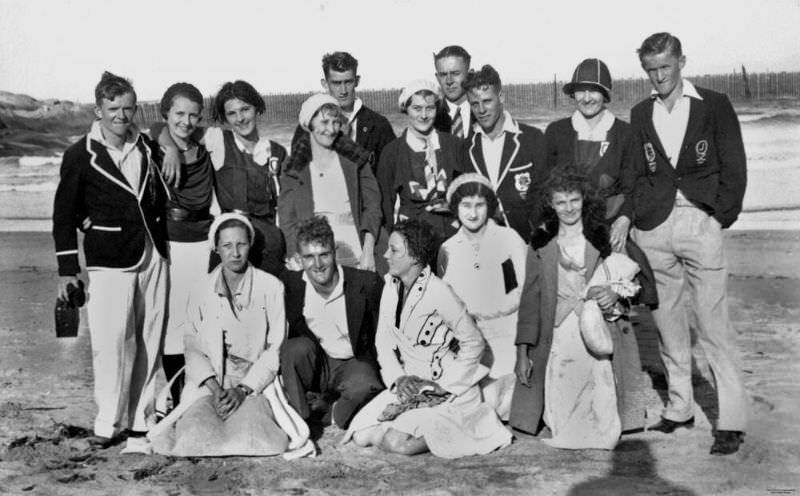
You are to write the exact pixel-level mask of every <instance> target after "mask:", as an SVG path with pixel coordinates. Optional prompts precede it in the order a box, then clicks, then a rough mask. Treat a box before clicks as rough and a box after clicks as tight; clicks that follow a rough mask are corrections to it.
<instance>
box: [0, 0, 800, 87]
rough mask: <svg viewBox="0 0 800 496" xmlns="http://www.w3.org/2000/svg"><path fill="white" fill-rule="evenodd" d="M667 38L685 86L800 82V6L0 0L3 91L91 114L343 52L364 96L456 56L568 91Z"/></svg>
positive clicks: (630, 70)
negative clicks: (116, 82) (579, 68)
mask: <svg viewBox="0 0 800 496" xmlns="http://www.w3.org/2000/svg"><path fill="white" fill-rule="evenodd" d="M658 31H669V32H671V33H672V34H674V35H676V36H678V37H679V38H680V39H681V41H682V43H683V49H684V53H685V54H686V57H687V64H686V68H685V70H684V74H685V75H689V76H690V75H692V74H712V73H724V72H731V71H733V70H734V69H736V70H740V67H741V66H742V65H745V66H746V68H747V70H748V72H760V71H798V70H800V0H765V1H763V2H756V1H753V0H673V1H671V2H666V1H658V2H655V1H644V0H619V1H614V0H606V1H602V2H601V1H598V0H592V1H588V0H573V1H564V0H548V1H534V0H527V1H526V0H516V1H512V0H489V1H487V0H447V1H444V0H281V1H274V0H133V1H132V0H127V1H123V0H0V90H5V91H11V92H14V93H24V94H27V95H30V96H33V97H36V98H40V99H47V98H59V99H67V100H76V101H81V102H91V101H92V99H93V90H94V86H95V84H96V83H97V81H98V80H99V78H100V75H101V73H102V72H103V71H104V70H110V71H111V72H114V73H116V74H119V75H123V76H126V77H128V78H130V79H131V80H132V81H133V83H134V86H135V88H136V90H137V93H138V95H139V99H140V100H157V99H160V98H161V95H162V93H163V91H164V90H165V89H166V88H167V87H168V86H169V85H170V84H172V83H175V82H178V81H187V82H191V83H193V84H195V85H196V86H197V87H198V88H199V89H200V90H201V91H202V92H203V93H204V94H205V95H212V94H214V93H216V91H217V89H218V88H219V87H220V86H221V85H222V83H224V82H225V81H229V80H234V79H244V80H247V81H249V82H251V83H252V84H253V85H254V86H255V87H256V88H257V89H259V91H261V92H262V93H286V92H305V91H313V90H321V87H320V83H319V80H320V78H321V77H322V72H321V58H322V56H323V55H324V54H325V53H328V52H332V51H336V50H344V51H348V52H350V53H352V54H353V55H354V56H355V57H356V58H357V59H358V60H359V74H360V75H361V88H399V87H402V86H404V85H405V84H406V83H408V82H410V81H412V80H414V79H418V78H420V77H423V78H428V79H433V71H434V69H433V58H432V55H433V52H435V51H438V50H439V49H441V48H442V47H444V46H446V45H451V44H460V45H462V46H464V47H465V48H466V49H467V50H468V51H469V52H470V54H471V55H472V58H473V62H472V66H473V67H479V66H480V65H483V64H486V63H490V64H492V65H493V66H494V67H495V69H497V70H498V72H499V73H500V75H501V77H502V79H503V81H504V82H508V83H520V82H532V81H549V80H552V79H553V77H554V76H555V77H557V78H558V79H559V80H563V79H568V78H569V77H570V76H571V75H572V71H573V70H574V68H575V66H576V65H577V64H578V63H579V62H580V61H581V60H583V59H584V58H588V57H598V58H600V59H602V60H603V61H605V62H606V63H607V64H608V66H609V68H610V70H611V74H612V76H613V77H615V78H627V77H642V76H644V74H643V73H642V71H641V68H640V67H639V63H638V59H637V57H636V53H635V50H636V48H637V47H638V46H639V44H641V41H642V40H643V39H644V38H646V37H647V36H648V35H650V34H652V33H655V32H658Z"/></svg>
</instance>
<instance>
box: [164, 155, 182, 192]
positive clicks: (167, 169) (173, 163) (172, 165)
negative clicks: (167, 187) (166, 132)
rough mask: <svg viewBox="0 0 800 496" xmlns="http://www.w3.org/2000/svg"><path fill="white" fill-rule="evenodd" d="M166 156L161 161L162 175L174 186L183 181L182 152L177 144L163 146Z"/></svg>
mask: <svg viewBox="0 0 800 496" xmlns="http://www.w3.org/2000/svg"><path fill="white" fill-rule="evenodd" d="M161 149H162V150H164V158H163V159H162V161H161V176H162V177H163V178H164V180H165V181H166V182H167V184H171V185H172V186H173V187H176V188H177V187H178V184H180V182H181V152H180V151H179V150H178V148H177V147H175V146H162V147H161Z"/></svg>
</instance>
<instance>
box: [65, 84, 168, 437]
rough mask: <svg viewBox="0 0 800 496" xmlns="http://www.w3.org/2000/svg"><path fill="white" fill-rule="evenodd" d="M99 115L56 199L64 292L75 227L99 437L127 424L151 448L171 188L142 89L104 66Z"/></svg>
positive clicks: (72, 279)
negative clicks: (142, 122) (144, 126)
mask: <svg viewBox="0 0 800 496" xmlns="http://www.w3.org/2000/svg"><path fill="white" fill-rule="evenodd" d="M95 102H96V108H95V114H96V115H97V120H96V121H95V122H94V123H93V124H92V127H91V129H90V130H89V133H88V134H87V135H86V136H84V137H83V138H81V139H80V140H79V141H78V142H77V143H75V144H74V145H72V146H70V147H69V148H68V149H67V151H66V152H65V153H64V158H63V160H62V163H61V179H60V181H59V183H58V188H57V189H56V194H55V200H54V205H53V238H54V240H55V247H56V258H57V260H58V274H59V276H60V280H59V284H58V294H59V298H61V299H62V300H66V299H67V298H68V296H67V288H68V286H69V285H70V284H73V285H77V284H78V278H77V274H78V272H80V266H79V262H78V235H77V230H78V229H83V230H85V231H86V236H85V237H84V240H83V249H84V254H85V256H86V265H87V269H88V273H89V293H90V294H89V299H88V307H87V314H88V318H89V334H90V337H91V342H92V369H93V372H94V399H95V402H96V403H97V417H96V418H95V421H94V434H95V435H94V436H93V437H92V438H90V439H89V441H90V443H91V444H92V445H94V446H99V447H103V448H105V447H108V446H110V445H111V444H112V442H113V441H112V440H113V439H114V438H115V437H116V436H117V435H118V434H121V433H122V432H123V431H126V430H128V429H130V437H129V438H128V445H127V446H126V448H125V449H124V450H123V453H126V452H130V453H148V452H149V451H150V449H149V443H148V442H147V439H146V438H145V437H144V435H145V434H146V431H147V430H148V429H149V427H151V426H152V425H153V423H154V420H155V419H154V417H153V414H154V393H155V380H154V379H155V375H156V371H157V370H158V368H159V367H160V365H161V364H160V354H159V347H160V344H161V334H162V328H163V321H164V312H165V304H166V291H167V278H168V269H167V261H166V258H167V241H166V225H165V220H164V216H163V209H164V203H165V200H166V198H167V197H168V195H169V193H168V192H167V187H166V184H165V183H164V181H163V179H162V177H161V175H160V173H159V171H158V169H157V167H156V166H155V163H154V162H153V156H154V155H155V154H156V153H157V148H156V147H155V145H154V144H153V143H152V142H151V141H149V140H148V139H147V138H146V137H145V136H144V135H142V134H140V133H139V131H138V130H137V129H136V127H135V126H134V124H133V116H134V115H135V114H136V109H137V107H136V92H135V91H134V89H133V86H132V85H131V83H130V82H129V81H128V80H127V79H124V78H122V77H119V76H115V75H113V74H111V73H108V72H106V73H104V74H103V76H102V78H101V80H100V82H99V83H98V84H97V87H96V88H95Z"/></svg>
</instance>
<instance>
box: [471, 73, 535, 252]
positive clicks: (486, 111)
mask: <svg viewBox="0 0 800 496" xmlns="http://www.w3.org/2000/svg"><path fill="white" fill-rule="evenodd" d="M463 87H464V88H465V89H466V91H467V98H468V100H469V103H470V106H471V107H472V112H473V113H474V114H475V117H476V119H477V122H476V123H475V125H474V126H473V130H474V131H475V132H474V133H473V135H472V137H471V138H470V139H469V141H468V142H467V146H468V150H469V153H468V154H469V159H470V165H468V166H467V167H466V168H467V169H470V168H471V169H473V170H472V171H474V172H477V173H479V174H483V175H484V176H486V177H488V178H489V180H490V181H491V182H492V184H493V185H494V190H495V193H496V194H497V200H498V203H499V205H498V207H499V208H498V216H499V217H500V219H498V220H500V221H501V222H502V223H504V224H505V225H507V226H509V227H511V228H513V229H514V230H515V231H517V232H518V233H519V235H520V236H522V239H524V240H525V242H526V243H527V242H528V241H530V239H531V233H532V232H533V231H534V230H535V229H536V227H537V223H538V219H539V216H540V215H541V208H540V199H539V192H538V189H539V188H540V187H541V185H542V183H543V182H544V180H545V179H546V177H547V165H546V164H547V147H546V145H545V140H544V133H542V132H541V131H539V130H538V129H536V128H534V127H531V126H528V125H525V124H522V123H520V122H517V121H516V120H514V119H512V118H511V114H509V113H508V112H507V111H506V110H505V109H504V106H503V105H504V103H505V97H504V95H503V86H502V83H501V82H500V75H499V74H498V73H497V71H496V70H495V69H494V68H493V67H492V66H490V65H488V64H487V65H484V66H483V67H482V68H481V69H480V71H470V72H469V74H468V75H467V78H466V80H465V81H464V83H463ZM472 171H471V172H472Z"/></svg>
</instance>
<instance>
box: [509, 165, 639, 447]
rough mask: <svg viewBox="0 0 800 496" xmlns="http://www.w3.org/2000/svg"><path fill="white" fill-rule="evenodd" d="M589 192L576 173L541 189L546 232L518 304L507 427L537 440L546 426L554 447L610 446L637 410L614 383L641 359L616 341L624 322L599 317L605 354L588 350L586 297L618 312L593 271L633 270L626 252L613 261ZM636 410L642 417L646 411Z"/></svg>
mask: <svg viewBox="0 0 800 496" xmlns="http://www.w3.org/2000/svg"><path fill="white" fill-rule="evenodd" d="M591 191H592V190H591V189H590V187H589V185H588V183H587V182H586V176H584V175H582V174H580V173H579V172H577V170H575V169H572V168H557V169H555V170H554V171H553V172H552V173H551V175H550V178H549V179H548V182H547V183H546V184H545V187H544V191H543V194H544V198H546V199H547V200H548V204H547V206H546V208H545V214H544V218H545V227H543V228H541V229H539V230H538V231H537V232H536V233H534V237H533V238H532V240H531V248H530V249H529V250H528V259H527V262H526V274H525V285H524V287H523V290H522V297H521V301H520V307H519V308H520V311H519V317H518V323H517V338H516V344H517V360H516V375H517V384H516V387H515V389H514V395H513V399H512V403H511V416H510V420H509V421H510V423H511V425H512V426H513V427H514V428H516V429H519V430H522V431H526V432H530V433H534V434H535V433H537V432H538V431H539V428H540V423H541V421H544V423H545V424H546V425H547V426H548V427H549V428H550V431H551V433H552V438H551V439H545V440H544V442H545V443H546V444H549V445H551V446H554V447H557V448H568V449H583V448H598V449H613V448H614V446H616V444H617V441H618V440H619V436H620V434H621V431H622V430H623V426H622V422H621V420H620V416H621V415H623V416H629V415H628V413H627V412H626V411H625V410H626V409H627V408H638V407H636V406H635V405H634V404H633V403H631V402H630V401H629V400H627V401H626V398H625V397H624V395H626V394H631V393H633V391H624V390H623V388H622V387H621V386H623V385H624V382H622V381H618V380H615V373H616V374H618V375H619V374H623V373H624V372H626V369H631V368H634V369H635V368H636V367H641V365H640V363H639V362H638V355H636V357H635V360H630V357H628V356H626V354H625V353H623V352H622V351H623V348H621V347H620V346H619V344H618V341H619V332H620V331H619V329H618V328H617V326H618V325H621V324H618V323H617V322H614V323H608V324H602V322H603V321H602V319H603V317H600V319H599V320H600V322H601V325H605V326H607V327H604V329H605V330H604V333H605V334H607V340H608V342H609V343H608V345H607V346H608V348H607V349H605V350H602V351H601V350H599V349H597V348H596V347H593V343H594V342H593V341H592V340H591V339H590V337H592V336H593V334H592V333H591V332H589V331H591V329H592V327H590V326H586V325H584V324H585V323H586V319H585V315H584V312H587V311H588V310H590V309H592V308H591V307H593V306H594V302H590V300H595V302H596V304H597V306H598V307H599V309H600V310H602V312H603V314H604V316H609V315H612V314H614V313H617V312H618V311H619V306H618V305H617V303H618V295H617V293H615V292H614V291H613V290H612V289H611V287H610V286H609V285H607V284H597V285H595V284H594V282H595V281H597V280H598V277H597V274H595V272H598V273H599V274H603V273H605V272H606V271H608V270H612V269H614V267H615V266H616V265H618V264H619V263H623V264H627V265H628V266H631V265H632V266H633V270H632V271H631V272H633V273H635V272H636V270H637V268H636V264H634V263H633V262H631V261H630V260H629V259H628V258H627V257H625V255H622V254H619V253H614V254H613V257H614V260H613V261H612V258H611V257H612V250H611V245H610V243H609V237H608V230H607V228H606V227H605V226H604V225H603V220H604V218H603V204H602V201H601V200H600V199H599V197H595V195H593V194H592V193H591ZM633 273H631V274H629V275H628V276H627V277H632V276H633ZM609 279H611V278H609ZM587 287H588V289H587ZM596 308H597V307H594V309H596ZM609 318H610V317H609ZM612 328H613V330H612ZM628 332H630V331H628ZM612 340H614V341H616V342H614V343H613V344H614V346H613V347H612V345H611V341H612ZM612 351H613V354H612ZM639 370H641V369H639ZM638 409H639V411H640V416H643V414H644V408H638ZM640 425H641V424H640Z"/></svg>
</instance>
